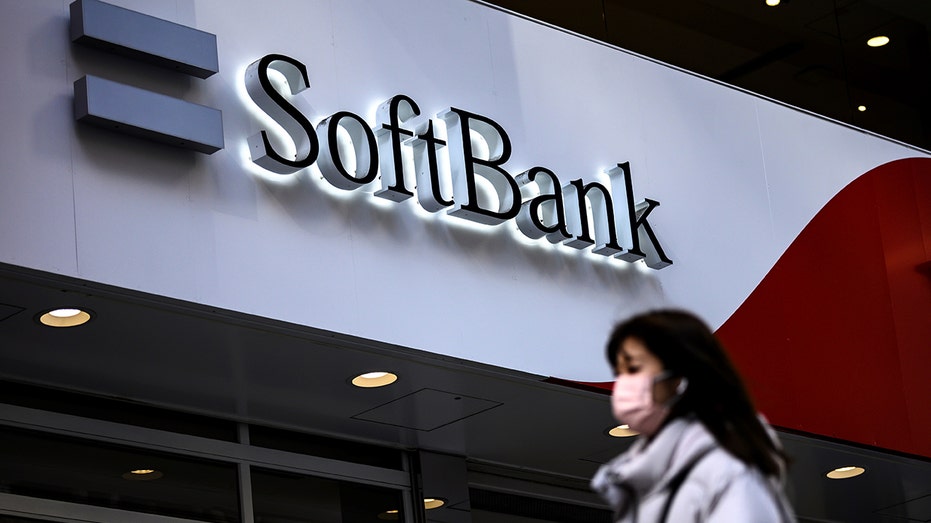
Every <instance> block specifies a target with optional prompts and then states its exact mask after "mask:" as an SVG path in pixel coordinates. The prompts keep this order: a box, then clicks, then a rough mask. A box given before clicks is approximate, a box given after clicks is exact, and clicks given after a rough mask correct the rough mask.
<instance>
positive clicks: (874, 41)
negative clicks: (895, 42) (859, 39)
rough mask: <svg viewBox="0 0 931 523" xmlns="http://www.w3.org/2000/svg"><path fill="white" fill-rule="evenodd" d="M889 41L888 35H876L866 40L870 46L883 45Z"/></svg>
mask: <svg viewBox="0 0 931 523" xmlns="http://www.w3.org/2000/svg"><path fill="white" fill-rule="evenodd" d="M888 43H889V37H888V36H874V37H873V38H870V39H869V40H867V41H866V45H868V46H870V47H882V46H884V45H886V44H888Z"/></svg>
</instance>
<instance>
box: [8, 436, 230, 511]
mask: <svg viewBox="0 0 931 523" xmlns="http://www.w3.org/2000/svg"><path fill="white" fill-rule="evenodd" d="M133 471H135V473H133ZM0 492H6V493H10V494H18V495H23V496H31V497H38V498H48V499H57V500H60V501H69V502H73V503H84V504H89V505H97V506H102V507H110V508H116V509H121V510H129V511H136V512H148V513H152V514H160V515H165V516H174V517H179V518H186V519H196V520H201V521H213V522H218V523H236V522H239V521H240V518H239V496H238V477H237V468H236V466H235V465H233V464H225V463H215V462H211V461H207V460H199V459H194V458H187V457H179V456H173V455H170V454H165V453H160V452H154V451H148V450H139V449H134V448H130V447H123V446H117V445H110V444H103V443H99V442H93V441H86V440H81V439H77V438H70V437H65V436H57V435H51V434H45V433H40V432H32V431H26V430H19V429H11V428H8V427H0Z"/></svg>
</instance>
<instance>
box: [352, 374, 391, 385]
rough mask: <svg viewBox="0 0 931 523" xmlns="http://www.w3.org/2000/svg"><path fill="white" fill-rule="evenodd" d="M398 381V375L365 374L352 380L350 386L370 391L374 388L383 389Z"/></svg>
mask: <svg viewBox="0 0 931 523" xmlns="http://www.w3.org/2000/svg"><path fill="white" fill-rule="evenodd" d="M396 381H398V375H397V374H393V373H391V372H383V371H378V372H366V373H365V374H359V375H358V376H356V377H355V378H352V384H353V385H355V386H356V387H362V388H364V389H371V388H374V387H384V386H385V385H391V384H392V383H394V382H396Z"/></svg>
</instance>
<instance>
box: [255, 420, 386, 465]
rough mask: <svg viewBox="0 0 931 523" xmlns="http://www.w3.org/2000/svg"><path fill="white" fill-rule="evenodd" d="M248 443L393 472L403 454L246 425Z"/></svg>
mask: <svg viewBox="0 0 931 523" xmlns="http://www.w3.org/2000/svg"><path fill="white" fill-rule="evenodd" d="M249 443H250V444H251V445H255V446H256V447H265V448H269V449H276V450H284V451H287V452H295V453H298V454H307V455H310V456H319V457H322V458H329V459H335V460H340V461H348V462H350V463H359V464H362V465H371V466H373V467H382V468H388V469H394V470H401V468H402V464H403V458H402V456H403V454H402V452H401V451H400V450H397V449H391V448H385V447H377V446H374V445H365V444H362V443H355V442H352V441H345V440H337V439H332V438H325V437H322V436H314V435H312V434H304V433H299V432H290V431H286V430H280V429H273V428H269V427H263V426H259V425H250V426H249Z"/></svg>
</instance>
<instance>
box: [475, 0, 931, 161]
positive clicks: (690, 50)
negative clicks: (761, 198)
mask: <svg viewBox="0 0 931 523" xmlns="http://www.w3.org/2000/svg"><path fill="white" fill-rule="evenodd" d="M489 3H491V4H495V5H498V6H501V7H504V8H506V9H508V10H511V11H515V12H517V13H521V14H524V15H526V16H529V17H531V18H535V19H538V20H542V21H544V22H548V23H550V24H553V25H556V26H559V27H563V28H566V29H568V30H570V31H573V32H576V33H580V34H582V35H586V36H589V37H591V38H595V39H597V40H601V41H604V42H607V43H610V44H613V45H616V46H618V47H621V48H624V49H627V50H630V51H633V52H635V53H638V54H641V55H644V56H648V57H651V58H654V59H657V60H660V61H662V62H666V63H668V64H671V65H674V66H677V67H681V68H683V69H686V70H689V71H693V72H695V73H698V74H701V75H703V76H707V77H709V78H713V79H715V80H718V81H721V82H724V83H727V84H730V85H734V86H737V87H740V88H743V89H746V90H749V91H751V92H754V93H757V94H760V95H763V96H766V97H769V98H772V99H775V100H778V101H781V102H784V103H786V104H789V105H792V106H795V107H798V108H801V109H805V110H808V111H811V112H813V113H817V114H819V115H823V116H826V117H828V118H832V119H834V120H838V121H841V122H845V123H848V124H850V125H853V126H856V127H859V128H861V129H865V130H869V131H872V132H875V133H878V134H880V135H883V136H887V137H889V138H893V139H895V140H899V141H902V142H905V143H907V144H910V145H915V146H918V147H921V148H924V149H931V102H929V100H928V93H931V39H929V25H931V2H927V1H923V0H881V1H870V0H782V1H781V2H780V4H779V5H777V6H772V7H771V6H768V5H767V4H766V2H765V1H764V0H692V1H685V0H664V1H662V2H657V1H654V0H574V1H572V2H565V1H562V2H560V1H555V0H489ZM878 35H884V36H888V37H889V39H890V42H889V43H888V44H887V45H885V46H883V47H877V48H873V47H869V46H867V45H866V42H867V40H868V39H869V38H871V37H873V36H878ZM860 106H864V107H865V110H864V111H860V110H858V108H859V107H860Z"/></svg>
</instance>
